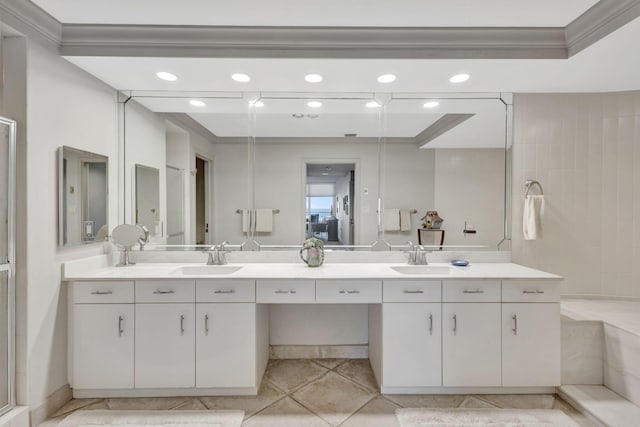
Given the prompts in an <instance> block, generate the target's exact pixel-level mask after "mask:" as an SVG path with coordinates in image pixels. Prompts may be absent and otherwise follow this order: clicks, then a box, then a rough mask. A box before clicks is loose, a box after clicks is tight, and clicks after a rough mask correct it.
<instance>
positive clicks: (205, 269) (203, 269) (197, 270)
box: [171, 265, 242, 276]
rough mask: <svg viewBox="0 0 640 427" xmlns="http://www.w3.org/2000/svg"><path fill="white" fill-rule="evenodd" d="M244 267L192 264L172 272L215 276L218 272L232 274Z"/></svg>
mask: <svg viewBox="0 0 640 427" xmlns="http://www.w3.org/2000/svg"><path fill="white" fill-rule="evenodd" d="M241 268H242V267H239V266H234V265H190V266H185V267H180V268H176V269H175V270H173V271H172V272H171V274H184V275H186V276H209V275H212V276H215V275H218V274H231V273H235V272H236V271H238V270H240V269H241Z"/></svg>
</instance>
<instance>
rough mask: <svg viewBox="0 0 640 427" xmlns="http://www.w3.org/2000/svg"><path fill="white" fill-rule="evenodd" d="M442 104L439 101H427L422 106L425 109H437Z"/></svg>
mask: <svg viewBox="0 0 640 427" xmlns="http://www.w3.org/2000/svg"><path fill="white" fill-rule="evenodd" d="M438 105H440V103H439V102H438V101H427V102H425V103H424V104H422V106H423V107H424V108H436V107H437V106H438Z"/></svg>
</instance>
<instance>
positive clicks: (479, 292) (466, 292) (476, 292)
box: [462, 289, 484, 294]
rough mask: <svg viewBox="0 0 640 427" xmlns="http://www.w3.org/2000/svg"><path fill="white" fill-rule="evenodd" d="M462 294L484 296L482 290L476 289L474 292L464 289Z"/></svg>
mask: <svg viewBox="0 0 640 427" xmlns="http://www.w3.org/2000/svg"><path fill="white" fill-rule="evenodd" d="M462 293H465V294H484V291H483V290H482V289H476V290H475V291H470V290H467V289H465V290H464V291H462Z"/></svg>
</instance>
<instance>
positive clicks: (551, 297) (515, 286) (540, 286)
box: [502, 280, 560, 302]
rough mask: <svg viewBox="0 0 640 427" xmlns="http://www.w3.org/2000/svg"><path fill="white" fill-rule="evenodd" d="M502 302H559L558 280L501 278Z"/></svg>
mask: <svg viewBox="0 0 640 427" xmlns="http://www.w3.org/2000/svg"><path fill="white" fill-rule="evenodd" d="M502 301H504V302H560V281H559V280H551V281H547V280H503V281H502Z"/></svg>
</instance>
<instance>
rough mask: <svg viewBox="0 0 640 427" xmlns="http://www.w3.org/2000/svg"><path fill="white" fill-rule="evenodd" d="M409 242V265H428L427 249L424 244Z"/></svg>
mask: <svg viewBox="0 0 640 427" xmlns="http://www.w3.org/2000/svg"><path fill="white" fill-rule="evenodd" d="M407 243H409V265H427V264H428V263H427V251H426V250H425V248H424V246H422V245H414V244H413V242H407Z"/></svg>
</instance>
